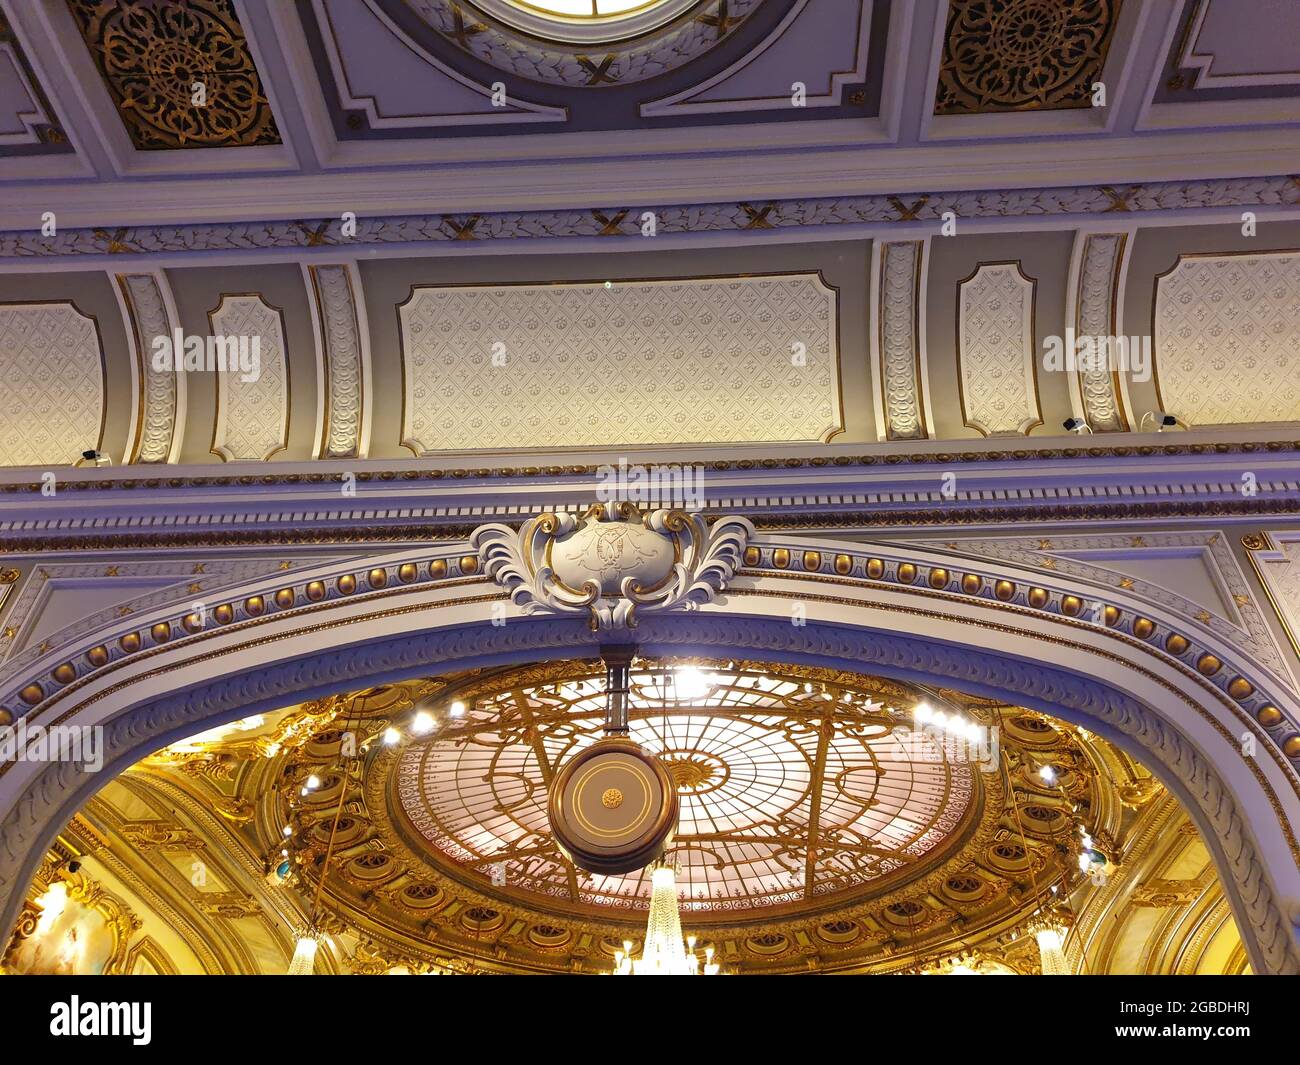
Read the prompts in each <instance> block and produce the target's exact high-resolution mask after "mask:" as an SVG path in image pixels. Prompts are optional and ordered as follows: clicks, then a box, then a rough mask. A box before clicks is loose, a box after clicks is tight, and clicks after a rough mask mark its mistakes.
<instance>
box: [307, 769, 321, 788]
mask: <svg viewBox="0 0 1300 1065" xmlns="http://www.w3.org/2000/svg"><path fill="white" fill-rule="evenodd" d="M319 787H320V777H318V776H317V775H316V774H315V773H313V774H312V775H311V776H309V777H308V778H307V790H308V791H315V790H316V789H317V788H319Z"/></svg>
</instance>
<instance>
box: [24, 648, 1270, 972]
mask: <svg viewBox="0 0 1300 1065" xmlns="http://www.w3.org/2000/svg"><path fill="white" fill-rule="evenodd" d="M597 686H598V674H597V672H596V669H595V667H594V664H588V663H582V662H570V663H555V664H551V665H546V666H532V667H523V668H514V669H509V670H490V671H475V672H471V673H466V674H461V675H457V676H451V677H446V678H442V679H439V680H431V681H423V682H414V683H410V684H406V685H401V686H396V687H390V688H380V689H370V690H367V691H365V692H361V693H357V694H356V695H352V696H346V697H337V698H334V699H329V700H324V701H321V702H318V703H312V704H306V705H304V706H302V707H295V708H291V709H290V710H287V711H283V712H278V713H275V714H270V715H258V716H256V717H252V718H248V719H245V720H242V721H238V722H235V723H232V724H230V725H226V726H221V727H219V728H216V729H213V730H211V731H209V732H207V733H204V734H202V735H199V736H195V737H193V738H191V739H190V740H188V741H185V742H182V743H177V744H173V745H172V746H171V747H169V748H167V749H165V750H164V751H160V752H158V753H157V754H156V755H154V756H151V757H150V758H147V759H145V760H144V761H143V762H141V763H140V764H139V765H137V766H136V767H134V768H133V769H131V770H129V771H128V772H127V773H126V774H125V775H123V776H122V777H121V778H120V779H119V780H117V781H115V782H113V783H111V784H110V785H108V787H107V788H106V789H105V790H104V791H103V792H102V793H101V794H100V795H99V796H97V797H96V798H95V799H94V800H92V801H91V803H90V805H89V806H88V807H87V808H86V809H85V810H84V811H83V812H82V813H81V814H79V815H78V816H77V817H76V818H75V819H74V821H73V822H72V823H71V824H70V825H69V826H68V828H67V830H66V832H65V833H64V834H63V836H61V838H60V842H59V844H58V846H57V847H56V848H55V850H54V851H53V852H51V854H50V856H49V859H48V861H47V863H46V866H45V867H43V869H42V871H41V873H40V875H39V876H38V880H37V883H36V884H35V885H34V886H33V889H32V893H31V897H32V900H33V901H32V904H31V906H30V908H29V911H28V912H29V914H30V921H29V922H26V923H24V924H23V925H21V926H20V933H19V935H18V937H17V938H16V940H15V941H14V944H13V946H12V947H11V949H10V951H9V953H8V955H7V956H6V960H5V965H6V966H7V967H9V968H11V969H14V970H19V971H26V970H39V969H42V968H59V967H61V966H64V967H67V966H71V967H74V968H76V967H78V966H80V967H82V968H83V969H84V968H94V967H98V968H99V969H102V970H104V971H110V972H114V971H137V972H142V971H162V972H170V971H183V972H188V971H206V972H240V971H245V972H247V971H265V972H275V971H282V970H283V967H284V966H285V965H287V961H288V953H289V950H290V948H291V943H292V935H293V929H294V928H295V927H297V926H298V925H299V924H301V922H302V916H301V910H300V907H302V906H304V905H305V900H306V899H307V898H309V897H310V896H311V895H312V894H313V893H314V892H315V890H316V885H317V882H318V880H319V878H320V875H321V869H322V863H323V861H324V855H325V853H326V851H327V850H329V847H328V841H329V838H330V836H331V835H333V836H334V838H335V844H334V848H333V850H332V852H331V858H330V864H329V866H328V867H327V868H325V870H324V877H325V883H324V885H323V888H324V890H323V895H322V898H323V900H324V905H325V907H326V909H327V911H328V912H327V914H325V915H324V916H323V917H322V918H321V921H320V923H322V924H323V925H324V927H325V928H326V929H327V930H328V931H329V933H330V938H329V940H328V949H327V951H326V954H325V957H324V961H323V962H322V965H323V967H324V968H323V970H322V971H352V972H363V973H380V972H389V971H395V972H426V971H441V972H494V971H506V972H510V971H530V972H578V973H582V972H601V971H605V970H606V969H608V968H609V966H610V964H611V962H612V955H613V952H614V950H616V949H618V948H619V947H620V946H621V944H622V942H623V941H624V940H626V939H631V940H633V941H634V942H639V940H640V936H641V934H642V932H643V930H644V921H645V913H646V910H645V905H646V898H645V892H644V885H643V884H642V882H641V879H640V878H639V877H636V876H631V877H625V878H601V877H590V876H587V875H585V874H582V873H581V872H579V871H577V870H575V869H574V868H573V867H572V866H570V865H569V864H568V863H567V861H566V860H565V859H564V857H563V856H562V855H561V854H560V853H559V852H558V851H557V850H556V849H555V846H554V843H553V842H552V840H551V838H550V835H549V833H548V831H547V828H546V823H545V818H544V815H543V814H542V813H541V810H542V807H541V806H540V805H539V803H538V797H539V794H540V793H541V792H542V791H544V788H545V781H546V779H547V777H548V776H549V774H550V773H551V772H552V771H553V769H554V768H555V766H556V765H557V764H558V762H559V761H561V760H562V759H563V758H564V757H565V756H566V755H569V754H572V753H573V752H575V751H576V750H578V749H580V748H581V747H583V746H584V745H585V744H587V743H589V742H590V741H591V739H592V737H593V734H594V733H595V732H596V726H597V724H598V717H599V713H598V709H597V708H598V705H599V704H600V702H601V700H600V698H599V697H598V696H597V694H596V688H597ZM809 687H811V689H812V690H811V691H808V690H807V689H808V688H809ZM633 692H634V695H633V705H634V709H633V721H634V735H636V736H637V737H638V738H639V739H641V740H642V741H643V742H644V743H645V744H646V746H647V747H648V748H650V749H651V750H655V751H659V752H661V753H662V754H663V755H664V756H665V757H666V758H667V760H668V762H669V765H670V767H671V772H672V774H673V777H674V779H675V780H676V781H677V784H678V790H679V796H680V799H681V802H682V811H683V816H682V822H681V829H680V831H679V833H678V835H677V838H676V841H675V845H674V851H673V855H674V857H675V859H676V860H677V861H678V862H679V863H680V866H681V869H682V875H681V877H680V879H679V896H680V898H681V905H682V908H683V916H684V919H685V923H686V929H687V931H688V932H693V933H695V934H697V935H699V936H700V937H701V939H702V941H703V942H704V943H706V944H707V945H712V946H714V947H715V948H716V949H717V952H718V954H719V955H720V957H721V959H722V960H723V962H724V964H725V965H726V966H727V968H728V970H729V971H733V972H738V973H762V972H806V971H850V972H853V971H861V972H896V971H926V972H930V971H933V972H948V971H953V970H954V969H956V971H967V970H972V969H973V970H974V971H977V972H1011V973H1017V972H1022V973H1027V972H1034V971H1036V969H1037V965H1038V955H1037V948H1036V947H1035V945H1034V940H1033V936H1032V935H1029V934H1027V931H1026V930H1027V929H1028V928H1029V927H1030V924H1029V922H1030V921H1031V919H1032V917H1033V916H1034V914H1035V913H1037V912H1038V911H1040V910H1041V909H1042V908H1044V907H1045V906H1046V907H1048V908H1052V907H1053V903H1054V900H1057V899H1058V898H1064V897H1065V894H1066V893H1068V894H1069V895H1070V896H1071V897H1072V903H1073V906H1074V909H1075V911H1076V912H1077V913H1078V918H1077V924H1076V932H1075V934H1074V936H1073V938H1072V939H1071V944H1070V948H1069V949H1070V952H1071V953H1070V957H1071V964H1072V965H1073V966H1074V967H1075V968H1076V970H1078V971H1139V972H1140V971H1173V970H1174V969H1177V971H1241V969H1242V968H1243V967H1244V964H1245V962H1244V955H1243V954H1242V951H1241V948H1240V942H1239V940H1237V939H1236V935H1235V930H1234V928H1233V925H1232V919H1231V916H1230V915H1229V913H1228V910H1227V905H1226V901H1225V900H1224V898H1223V895H1222V893H1221V891H1220V890H1219V888H1218V883H1217V880H1216V879H1215V878H1214V876H1213V873H1212V871H1211V867H1210V864H1209V858H1208V855H1207V853H1206V852H1205V850H1204V848H1203V846H1202V844H1201V843H1200V840H1199V838H1198V836H1197V834H1196V832H1195V831H1194V830H1193V829H1192V828H1191V826H1190V824H1189V823H1188V822H1187V820H1186V816H1185V814H1183V813H1182V811H1181V809H1180V808H1179V807H1178V805H1177V803H1176V802H1175V801H1174V800H1172V799H1171V798H1170V797H1168V796H1167V795H1165V793H1164V791H1163V789H1162V788H1160V786H1159V785H1158V784H1157V783H1156V782H1155V781H1154V780H1152V779H1151V778H1150V777H1149V776H1147V775H1146V774H1145V773H1144V772H1143V771H1142V770H1141V769H1140V768H1138V767H1137V766H1135V765H1134V764H1133V763H1132V762H1131V761H1130V760H1129V759H1127V758H1125V757H1124V756H1122V755H1120V754H1119V753H1118V752H1117V751H1115V750H1114V749H1113V748H1112V747H1110V745H1109V744H1107V743H1105V742H1104V741H1102V740H1100V739H1099V738H1097V737H1096V736H1093V735H1091V734H1089V733H1087V732H1083V731H1080V730H1077V729H1073V728H1070V727H1067V726H1063V725H1061V724H1060V723H1058V722H1053V721H1051V720H1050V719H1047V718H1044V717H1042V716H1041V715H1038V714H1033V713H1029V712H1027V711H1024V710H1020V709H1017V708H1015V707H1010V706H1002V705H998V704H994V703H990V702H988V701H986V700H978V699H972V698H970V697H966V696H962V695H961V694H960V693H957V692H954V691H948V690H944V691H934V692H928V691H921V690H917V689H913V688H910V687H906V686H900V685H897V684H894V683H891V682H888V681H884V680H881V679H879V678H872V677H867V676H861V675H857V674H847V673H838V672H834V671H828V670H820V669H811V668H802V667H765V666H762V665H760V664H759V663H750V662H740V663H725V662H713V663H708V662H701V663H695V664H694V665H692V666H690V667H683V668H680V669H676V668H674V669H671V670H667V671H666V670H665V669H664V668H663V665H662V664H659V663H655V662H642V663H638V664H637V665H636V666H635V667H634V687H633ZM922 698H924V699H926V700H928V701H929V702H930V703H931V704H932V705H933V706H935V707H939V706H942V707H945V708H947V709H949V710H950V711H952V712H953V713H954V714H959V715H961V716H962V717H964V718H966V719H967V720H969V721H970V722H971V723H972V724H974V723H980V724H982V725H986V726H993V725H996V726H997V727H998V728H999V729H1000V734H999V737H1000V744H999V747H998V749H997V752H996V754H995V755H994V756H993V758H992V760H990V761H988V762H987V763H986V764H981V762H980V761H979V760H978V759H974V758H973V754H972V752H975V751H977V750H978V747H975V746H968V745H967V744H965V743H964V742H962V743H958V742H957V741H956V740H955V739H954V738H949V739H946V740H945V739H938V740H936V738H935V737H934V736H931V735H928V734H923V733H919V734H918V733H914V734H913V736H912V738H911V739H908V736H907V733H908V730H909V726H910V724H911V722H912V710H913V708H914V706H915V704H916V703H917V702H918V701H919V700H920V699H922ZM457 702H460V703H462V704H464V705H465V708H466V709H465V712H464V713H463V714H459V713H454V712H452V711H451V707H452V706H453V704H454V703H457ZM421 708H423V709H425V710H426V711H428V712H430V713H432V715H433V717H434V721H435V724H434V726H433V729H432V731H430V732H429V733H427V734H426V735H424V736H412V735H411V734H410V731H409V725H410V722H411V721H412V714H413V712H415V711H416V710H418V709H421ZM390 725H396V726H399V727H401V728H403V729H404V730H406V731H407V735H408V737H409V738H408V740H407V741H404V742H403V743H402V744H401V745H399V746H397V747H390V746H387V745H385V744H383V743H381V742H379V741H380V739H381V738H382V735H383V732H384V730H385V729H387V728H388V727H390ZM349 736H351V737H353V738H354V739H355V740H356V742H357V743H358V745H359V749H360V750H362V751H363V752H368V753H366V754H365V755H364V757H363V758H362V759H360V760H359V762H352V760H351V759H348V758H344V757H342V752H343V750H344V745H345V744H347V743H349V742H351V741H350V740H349V739H348V737H349ZM349 763H351V764H349ZM1043 766H1051V767H1053V768H1054V770H1055V771H1056V772H1057V774H1058V775H1059V779H1058V780H1057V782H1056V784H1055V785H1054V786H1049V785H1047V784H1045V783H1044V781H1043V778H1042V774H1041V772H1040V770H1041V769H1042V767H1043ZM985 770H991V771H985ZM311 775H315V776H317V777H318V779H319V786H318V787H317V788H315V789H314V790H310V791H309V792H308V794H307V795H306V797H303V798H299V797H298V796H299V793H300V792H301V790H302V788H303V785H304V782H305V781H307V779H308V777H309V776H311ZM1013 795H1014V798H1013ZM291 797H292V798H291ZM1071 807H1074V808H1075V809H1074V810H1071ZM1075 820H1079V821H1080V823H1084V824H1086V825H1087V827H1088V829H1089V831H1090V832H1091V833H1092V836H1093V838H1094V839H1095V840H1096V844H1095V845H1096V846H1098V847H1099V848H1100V849H1101V850H1102V851H1103V852H1104V853H1105V854H1106V856H1107V859H1108V861H1107V867H1106V868H1107V874H1108V876H1107V878H1106V879H1105V881H1104V883H1102V884H1101V886H1098V885H1094V884H1091V883H1090V882H1089V881H1088V880H1087V878H1085V877H1083V876H1082V875H1081V874H1080V873H1079V871H1078V868H1077V866H1076V865H1075V854H1074V850H1075V849H1076V846H1075V844H1074V843H1073V839H1072V837H1073V833H1074V829H1073V827H1072V825H1073V823H1074V821H1075ZM285 824H287V825H289V826H290V830H291V836H290V838H289V839H288V840H287V841H286V838H285V835H284V833H283V832H282V830H281V826H282V825H285ZM282 850H285V851H287V852H288V854H289V855H290V857H289V858H288V859H287V860H286V859H285V858H284V857H283V856H282V855H281V851H282ZM69 861H73V862H74V863H79V866H78V867H77V868H71V869H70V867H69V865H68V863H69ZM198 870H201V875H200V872H197V871H198ZM52 888H53V889H54V891H55V894H58V896H59V898H58V899H57V900H55V901H54V902H52V901H51V900H52V899H53V895H51V894H49V893H50V891H51V889H52ZM65 898H66V899H67V900H70V901H64V900H65ZM54 906H57V907H58V912H59V913H67V915H68V916H67V917H66V918H63V919H56V918H54V917H47V918H45V919H44V920H42V914H43V913H45V912H47V911H48V912H49V913H54V909H52V908H51V907H54ZM79 908H80V909H79ZM87 908H88V909H89V910H91V911H93V913H94V914H95V915H97V916H90V915H88V916H87V917H86V918H84V921H83V925H82V926H81V927H83V928H84V927H89V926H90V925H94V927H95V929H96V930H97V931H96V938H94V939H93V940H91V942H90V943H89V944H83V945H82V946H80V947H79V948H78V949H77V950H76V951H72V952H69V949H68V948H67V946H66V943H65V942H64V941H63V940H62V939H61V938H60V937H61V936H63V935H64V934H65V933H66V927H65V925H66V924H67V922H68V921H69V920H72V919H74V916H75V914H76V913H78V912H80V910H81V909H87ZM1154 917H1159V918H1160V920H1159V921H1158V922H1157V925H1153V924H1152V921H1151V919H1152V918H1154ZM76 919H77V920H83V919H82V918H76ZM101 922H102V923H103V931H98V929H99V927H100V923H101ZM78 971H80V970H78Z"/></svg>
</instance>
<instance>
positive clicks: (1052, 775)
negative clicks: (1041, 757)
mask: <svg viewBox="0 0 1300 1065" xmlns="http://www.w3.org/2000/svg"><path fill="white" fill-rule="evenodd" d="M1038 775H1039V777H1040V778H1041V779H1042V781H1043V783H1044V784H1055V783H1056V770H1055V769H1053V768H1052V767H1051V766H1050V765H1045V766H1043V767H1042V768H1041V769H1039V770H1038Z"/></svg>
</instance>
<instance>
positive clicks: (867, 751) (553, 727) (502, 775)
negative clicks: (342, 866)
mask: <svg viewBox="0 0 1300 1065" xmlns="http://www.w3.org/2000/svg"><path fill="white" fill-rule="evenodd" d="M888 698H889V695H888V694H883V695H879V696H877V695H876V694H875V693H871V692H864V691H849V690H845V689H842V688H837V687H834V686H826V685H814V684H811V683H809V682H807V681H805V680H803V679H801V678H799V677H793V676H782V675H781V674H780V673H768V672H763V671H757V670H756V671H748V670H744V669H733V670H726V669H723V670H715V669H703V670H697V669H688V670H680V669H676V670H674V669H668V668H663V667H656V668H650V669H642V670H634V672H633V677H632V690H631V705H632V715H631V716H632V731H631V735H632V738H633V739H634V740H636V741H637V742H638V743H640V744H641V745H642V746H643V747H644V748H646V749H647V750H649V751H651V752H653V753H655V754H657V755H658V756H659V757H661V758H662V759H664V761H665V762H666V764H667V768H668V770H669V773H670V774H671V776H672V777H673V779H674V781H675V782H676V784H677V790H678V795H679V800H680V805H681V815H680V820H679V827H678V831H677V835H676V839H675V841H674V845H673V850H672V855H671V856H672V857H673V859H674V860H675V861H676V862H677V863H678V864H679V867H680V872H679V875H678V887H679V895H680V897H681V899H682V906H683V909H684V910H690V911H695V912H698V913H701V914H706V913H710V912H712V913H718V914H724V913H736V912H739V911H747V910H753V909H761V908H770V907H780V906H784V905H787V904H791V905H793V904H805V903H806V902H807V901H810V900H814V901H821V900H822V898H823V897H829V896H831V895H835V894H836V893H842V892H852V891H854V890H855V889H860V888H866V887H869V886H874V885H875V883H876V882H877V881H879V880H881V879H882V878H884V877H887V876H888V875H889V874H890V873H893V872H896V871H899V870H902V869H903V868H904V867H906V866H908V865H909V864H912V863H917V862H920V861H922V860H923V859H924V858H925V857H926V856H927V855H929V854H930V853H931V852H932V851H935V850H936V848H938V847H939V846H940V844H942V843H943V842H944V841H945V840H947V839H949V838H950V837H951V836H953V835H954V834H956V833H958V832H959V830H960V828H961V826H962V825H963V824H964V822H965V820H966V818H967V815H968V814H969V813H970V812H971V809H972V806H973V794H974V790H975V788H976V786H977V784H976V777H977V773H978V771H977V768H976V767H975V766H973V765H972V764H971V763H969V762H968V761H966V760H965V757H964V753H963V752H962V751H960V750H959V749H958V748H956V747H955V746H950V745H947V744H945V743H944V742H943V741H942V740H939V739H935V738H934V737H933V736H931V735H929V734H926V733H918V732H915V731H912V730H910V729H907V728H900V726H905V725H906V724H908V723H909V721H910V718H909V717H908V716H907V715H906V714H903V713H901V712H900V710H899V709H898V708H891V707H890V706H888V705H886V702H885V700H886V699H888ZM899 702H900V703H901V702H902V700H899ZM907 705H909V706H910V702H909V703H908V704H907ZM891 709H892V710H893V712H892V713H891ZM603 720H604V694H603V684H602V680H601V678H600V677H598V676H597V675H596V673H595V672H594V671H593V672H592V673H590V674H589V675H587V676H583V677H575V678H573V679H567V680H564V681H562V682H559V683H554V684H544V685H524V684H521V685H519V686H516V687H510V688H507V689H506V690H501V691H497V692H494V693H491V694H488V695H485V696H482V697H479V698H477V699H476V700H475V702H474V706H473V707H472V708H471V709H469V710H468V711H467V712H466V714H465V716H464V717H462V718H460V719H458V720H455V721H451V722H448V725H447V727H445V728H443V729H442V730H441V731H440V732H439V733H437V734H436V735H434V736H431V737H430V738H429V739H428V740H426V741H425V742H421V743H416V744H413V745H412V746H410V747H409V748H408V749H407V750H406V751H404V752H403V754H402V756H401V759H400V761H399V763H398V765H397V768H396V777H395V787H396V799H397V802H398V804H399V805H400V808H401V810H402V812H403V813H404V815H405V817H406V819H407V820H408V822H409V824H410V826H411V827H412V828H414V830H415V832H416V833H418V835H419V836H420V837H421V838H422V839H423V840H424V841H425V843H427V844H428V845H429V847H431V848H432V849H433V850H434V851H435V852H436V853H437V854H438V856H439V858H440V860H442V861H446V862H450V863H453V864H454V865H456V866H460V867H462V868H463V869H465V870H467V871H473V872H477V873H479V874H482V875H493V873H495V875H496V877H497V879H498V880H500V881H502V882H504V883H505V884H508V885H509V887H510V889H511V891H512V892H515V893H523V894H525V895H531V896H535V897H536V896H542V897H545V898H549V899H553V900H556V901H565V902H576V903H580V904H583V905H588V906H596V907H615V908H642V907H644V906H645V905H646V904H647V903H648V900H649V896H650V879H649V874H648V872H637V873H633V874H627V875H623V876H600V875H590V874H586V873H584V872H582V871H581V870H577V869H575V868H574V867H573V866H572V865H571V864H570V863H568V862H567V861H566V860H565V859H564V857H563V856H562V855H561V854H560V852H559V850H558V849H557V848H556V846H555V843H554V841H553V840H552V838H551V836H550V832H549V828H548V824H547V817H546V789H547V783H548V781H549V780H550V779H551V777H552V776H553V774H554V773H555V772H556V770H557V769H558V767H559V766H560V765H562V764H563V763H564V762H565V761H567V760H568V758H570V757H572V755H573V754H574V753H576V752H577V751H579V750H581V749H582V748H583V747H585V746H587V745H588V744H591V743H593V742H595V741H596V740H597V739H599V738H600V737H601V735H602V734H603Z"/></svg>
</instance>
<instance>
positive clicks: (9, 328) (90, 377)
mask: <svg viewBox="0 0 1300 1065" xmlns="http://www.w3.org/2000/svg"><path fill="white" fill-rule="evenodd" d="M102 360H103V351H102V347H101V344H100V339H99V326H98V323H96V321H95V319H94V318H92V317H90V316H89V315H85V314H82V313H81V311H79V310H78V309H77V308H76V307H75V306H74V305H73V304H72V303H26V304H23V303H18V304H14V303H10V304H0V380H3V381H4V388H3V389H2V390H0V455H3V456H4V462H5V464H7V465H12V466H40V465H65V466H66V465H70V464H72V463H74V462H76V461H77V459H79V458H80V457H81V453H82V452H83V451H86V450H90V449H95V448H98V447H99V446H100V443H101V441H102V438H103V433H104V370H103V362H102Z"/></svg>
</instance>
